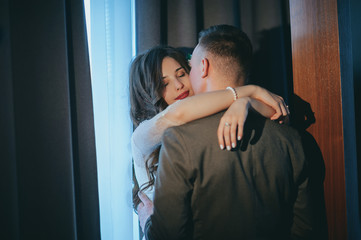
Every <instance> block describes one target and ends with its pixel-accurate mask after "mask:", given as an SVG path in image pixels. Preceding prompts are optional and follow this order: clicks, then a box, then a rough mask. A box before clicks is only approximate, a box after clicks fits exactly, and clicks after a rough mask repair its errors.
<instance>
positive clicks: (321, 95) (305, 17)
mask: <svg viewBox="0 0 361 240" xmlns="http://www.w3.org/2000/svg"><path fill="white" fill-rule="evenodd" d="M290 20H291V41H292V64H293V81H294V93H295V94H296V95H298V96H299V97H301V98H302V99H303V100H304V101H306V102H308V103H309V104H310V105H311V108H312V111H313V112H314V115H315V123H314V124H312V125H311V126H310V127H309V128H308V129H307V131H308V132H309V133H311V134H312V136H313V137H314V138H315V140H316V141H317V143H318V145H319V147H320V149H321V151H322V155H323V159H324V162H325V170H326V176H325V182H324V190H325V203H326V214H327V222H328V233H329V239H347V227H346V224H347V223H346V193H345V167H344V166H345V165H344V150H343V149H344V148H343V144H344V142H343V124H342V105H341V72H340V53H339V35H338V16H337V0H290Z"/></svg>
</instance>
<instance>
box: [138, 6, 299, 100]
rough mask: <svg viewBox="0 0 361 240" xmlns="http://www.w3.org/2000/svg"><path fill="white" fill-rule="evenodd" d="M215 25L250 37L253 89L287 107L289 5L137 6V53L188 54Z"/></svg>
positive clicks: (289, 60)
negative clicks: (157, 49) (158, 48)
mask: <svg viewBox="0 0 361 240" xmlns="http://www.w3.org/2000/svg"><path fill="white" fill-rule="evenodd" d="M216 24H229V25H233V26H236V27H239V28H240V29H242V30H243V31H244V32H246V33H247V34H248V36H249V38H250V39H251V41H252V44H253V47H254V59H253V70H252V74H251V78H250V80H251V83H254V84H257V85H260V86H263V87H265V88H267V89H269V90H270V91H272V92H275V93H277V94H279V95H281V96H283V97H284V98H285V99H286V101H288V98H289V96H290V94H292V92H293V91H292V89H293V86H292V62H291V60H292V59H291V45H290V43H291V40H290V28H289V5H288V0H204V1H203V0H182V1H171V0H136V36H137V44H136V46H137V48H136V49H137V52H138V53H140V52H143V51H145V50H147V49H149V48H151V47H153V46H155V45H159V44H166V45H170V46H173V47H180V48H182V49H184V50H185V51H187V52H192V49H193V48H194V47H195V46H196V44H197V38H198V33H199V32H200V31H201V30H202V29H205V28H208V27H210V26H212V25H216Z"/></svg>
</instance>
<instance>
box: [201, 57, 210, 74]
mask: <svg viewBox="0 0 361 240" xmlns="http://www.w3.org/2000/svg"><path fill="white" fill-rule="evenodd" d="M201 63H202V73H201V77H202V78H205V77H207V76H208V70H209V61H208V59H207V58H202V62H201Z"/></svg>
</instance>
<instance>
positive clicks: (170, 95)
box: [162, 57, 194, 105]
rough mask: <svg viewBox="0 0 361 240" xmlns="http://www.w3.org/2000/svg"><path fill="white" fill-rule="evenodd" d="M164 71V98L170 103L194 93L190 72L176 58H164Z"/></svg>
mask: <svg viewBox="0 0 361 240" xmlns="http://www.w3.org/2000/svg"><path fill="white" fill-rule="evenodd" d="M162 73H163V82H164V84H165V89H164V92H163V99H164V100H165V101H166V103H167V104H168V105H170V104H172V103H174V102H175V101H178V100H181V99H184V98H186V97H189V96H193V95H194V93H193V89H192V86H191V83H190V81H189V75H188V73H187V72H186V71H185V69H184V68H183V67H182V66H181V65H180V64H179V63H178V62H177V61H176V60H174V59H173V58H170V57H166V58H164V59H163V62H162Z"/></svg>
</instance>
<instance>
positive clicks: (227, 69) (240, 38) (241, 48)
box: [198, 25, 252, 85]
mask: <svg viewBox="0 0 361 240" xmlns="http://www.w3.org/2000/svg"><path fill="white" fill-rule="evenodd" d="M198 40H199V41H198V45H199V46H200V47H202V48H203V49H204V50H205V51H206V52H207V54H208V55H211V56H213V57H214V60H215V64H214V67H215V68H217V71H218V72H219V73H222V74H224V75H226V76H228V78H230V79H235V81H236V83H237V85H243V84H245V83H246V81H247V78H248V76H249V72H250V68H251V62H252V44H251V41H250V40H249V38H248V36H247V35H246V34H245V33H244V32H243V31H241V30H240V29H238V28H236V27H234V26H230V25H216V26H212V27H210V28H208V29H205V30H203V31H201V32H200V33H199V39H198Z"/></svg>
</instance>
